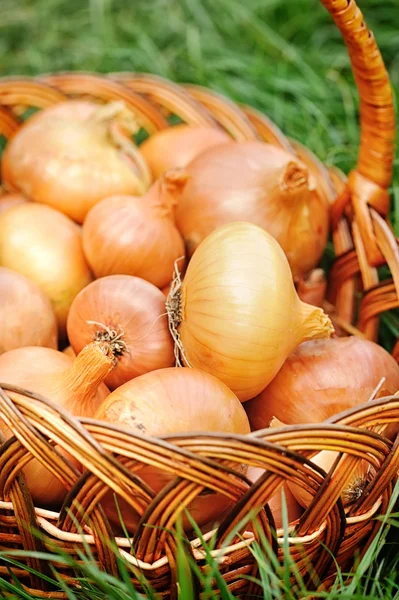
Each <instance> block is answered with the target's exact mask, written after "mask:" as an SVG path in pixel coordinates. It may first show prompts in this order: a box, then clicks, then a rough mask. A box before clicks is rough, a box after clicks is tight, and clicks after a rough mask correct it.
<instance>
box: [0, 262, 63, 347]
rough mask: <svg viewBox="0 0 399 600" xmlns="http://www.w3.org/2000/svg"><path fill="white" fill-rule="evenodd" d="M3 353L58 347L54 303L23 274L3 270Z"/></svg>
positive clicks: (0, 291)
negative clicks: (21, 349) (35, 347)
mask: <svg viewBox="0 0 399 600" xmlns="http://www.w3.org/2000/svg"><path fill="white" fill-rule="evenodd" d="M0 297H1V310H0V354H3V352H8V351H9V350H14V349H15V348H20V347H21V346H47V347H48V348H54V349H56V348H57V321H56V318H55V315H54V311H53V309H52V306H51V302H50V300H49V299H48V298H47V296H46V295H45V294H44V293H43V292H42V291H41V289H40V288H39V287H38V286H37V285H36V284H35V283H33V281H30V280H29V279H27V278H26V277H24V276H23V275H20V274H19V273H16V272H15V271H11V270H10V269H6V268H5V267H0Z"/></svg>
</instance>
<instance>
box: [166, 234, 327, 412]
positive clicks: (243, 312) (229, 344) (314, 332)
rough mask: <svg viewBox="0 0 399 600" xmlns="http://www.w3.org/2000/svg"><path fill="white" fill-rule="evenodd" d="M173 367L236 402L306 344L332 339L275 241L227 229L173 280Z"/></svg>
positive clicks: (214, 236) (255, 389)
mask: <svg viewBox="0 0 399 600" xmlns="http://www.w3.org/2000/svg"><path fill="white" fill-rule="evenodd" d="M166 308H167V312H168V318H169V328H170V331H171V333H172V336H173V338H174V340H175V352H176V358H177V362H178V364H179V363H181V364H185V365H187V366H191V367H195V368H199V369H202V370H204V371H207V372H208V373H210V374H211V375H214V376H215V377H218V378H219V379H220V380H221V381H223V382H224V383H225V384H226V385H227V386H228V387H230V389H232V390H233V391H234V393H235V394H236V395H237V397H238V398H239V399H240V400H241V401H245V400H249V399H250V398H253V397H254V396H256V395H257V394H258V393H259V392H261V391H262V390H263V389H264V388H265V387H266V386H267V385H268V383H270V381H271V380H272V379H273V377H275V375H276V374H277V372H278V370H279V369H280V368H281V366H282V365H283V363H284V361H285V359H286V358H287V356H289V354H290V353H291V352H292V351H293V350H294V348H295V347H296V346H297V345H298V344H300V343H301V342H302V341H304V340H308V339H316V338H323V337H329V336H330V335H331V334H332V332H333V327H332V325H331V322H330V320H329V318H328V317H327V316H326V315H325V314H324V312H323V311H322V310H321V309H320V308H318V307H314V306H310V305H308V304H305V303H303V302H301V301H300V300H299V298H298V296H297V294H296V291H295V288H294V285H293V280H292V274H291V270H290V267H289V264H288V261H287V259H286V257H285V255H284V252H283V251H282V249H281V247H280V246H279V244H278V243H277V242H276V240H275V239H274V238H273V237H272V236H271V235H270V234H268V233H267V232H266V231H264V230H262V229H261V228H260V227H257V226H256V225H252V224H251V223H231V224H229V225H225V226H223V227H220V228H219V229H217V230H216V231H214V232H213V233H212V234H211V235H209V236H208V237H207V238H206V239H205V240H204V241H203V242H202V244H201V245H200V246H199V247H198V249H197V250H196V252H195V253H194V255H193V257H192V259H191V261H190V263H189V265H188V268H187V271H186V274H185V276H184V281H183V283H181V281H180V276H179V273H177V274H176V277H175V280H174V282H173V285H172V288H171V290H170V293H169V296H168V298H167V302H166Z"/></svg>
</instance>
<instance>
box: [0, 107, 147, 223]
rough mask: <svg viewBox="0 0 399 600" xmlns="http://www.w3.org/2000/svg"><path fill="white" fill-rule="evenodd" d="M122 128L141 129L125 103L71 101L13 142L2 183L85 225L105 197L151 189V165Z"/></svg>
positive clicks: (31, 123) (40, 116)
mask: <svg viewBox="0 0 399 600" xmlns="http://www.w3.org/2000/svg"><path fill="white" fill-rule="evenodd" d="M119 124H120V125H121V126H122V127H123V128H127V127H132V126H133V127H135V128H136V127H137V126H136V124H135V123H133V125H132V116H131V115H130V114H129V113H127V111H126V109H125V108H124V105H123V103H120V102H116V103H111V104H108V105H105V106H101V105H98V104H96V103H94V102H89V101H86V100H67V101H66V102H61V103H60V104H56V105H55V106H51V107H49V108H46V109H45V110H42V111H40V112H38V113H36V114H35V115H34V116H33V117H31V118H30V119H28V121H27V122H26V123H25V124H24V126H23V127H21V128H20V129H19V130H18V132H17V133H16V134H15V136H14V137H13V138H12V140H11V141H10V142H9V143H8V144H7V146H6V149H5V152H4V154H3V156H2V179H3V181H4V182H6V183H7V184H8V185H9V187H12V188H14V189H17V190H21V191H22V192H23V193H25V194H27V196H29V197H30V198H31V199H32V200H35V201H36V202H42V203H44V204H49V205H50V206H53V207H54V208H56V209H58V210H60V211H61V212H63V213H65V214H66V215H68V216H69V217H71V218H72V219H74V220H75V221H77V222H79V223H82V222H83V220H84V218H85V216H86V214H87V212H88V211H89V209H90V208H91V207H92V206H94V204H96V203H97V202H99V201H100V200H102V199H103V198H107V197H109V196H111V195H114V194H134V195H137V194H143V193H144V192H145V191H146V189H147V187H148V185H149V182H150V172H149V169H148V166H147V165H146V163H145V160H144V159H143V157H142V156H141V154H140V152H139V151H138V149H137V148H136V147H135V146H134V144H133V143H131V142H130V141H129V139H128V138H127V137H126V136H125V135H123V134H122V130H121V127H120V126H119Z"/></svg>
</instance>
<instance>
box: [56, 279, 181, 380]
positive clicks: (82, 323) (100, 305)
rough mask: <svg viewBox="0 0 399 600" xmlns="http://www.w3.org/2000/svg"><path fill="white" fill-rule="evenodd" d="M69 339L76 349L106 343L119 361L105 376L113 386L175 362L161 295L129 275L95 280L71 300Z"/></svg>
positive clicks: (141, 280)
mask: <svg viewBox="0 0 399 600" xmlns="http://www.w3.org/2000/svg"><path fill="white" fill-rule="evenodd" d="M67 330H68V339H69V341H70V344H71V346H72V348H73V350H74V351H75V352H77V353H78V352H80V351H81V349H82V348H83V347H84V346H86V344H88V343H90V342H92V341H95V340H97V341H107V342H108V343H110V344H111V347H112V349H113V351H114V353H115V356H116V360H117V364H116V366H115V368H114V369H113V370H112V372H111V373H110V374H109V375H108V377H107V379H106V383H107V385H108V386H109V387H110V388H111V389H115V388H116V387H118V386H120V385H122V384H123V383H125V382H126V381H129V379H133V378H134V377H137V376H138V375H143V374H144V373H148V372H149V371H153V370H155V369H162V368H165V367H170V366H172V365H173V362H174V349H173V340H172V337H171V335H170V333H169V329H168V320H167V317H166V313H165V296H164V295H163V293H162V292H161V290H159V289H158V288H156V287H155V286H154V285H152V284H151V283H149V282H148V281H144V280H143V279H139V278H138V277H132V276H130V275H110V276H108V277H102V278H101V279H97V280H96V281H93V282H92V283H91V284H90V285H88V286H87V287H85V288H84V289H83V290H82V291H81V292H80V293H79V294H78V295H77V297H76V298H75V300H74V302H73V303H72V306H71V309H70V311H69V315H68V323H67Z"/></svg>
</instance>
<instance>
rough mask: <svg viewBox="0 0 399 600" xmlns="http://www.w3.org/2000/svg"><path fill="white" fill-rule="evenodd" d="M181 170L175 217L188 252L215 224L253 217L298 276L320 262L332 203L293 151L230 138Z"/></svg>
mask: <svg viewBox="0 0 399 600" xmlns="http://www.w3.org/2000/svg"><path fill="white" fill-rule="evenodd" d="M182 176H184V177H185V178H186V180H187V184H186V186H185V187H184V189H183V191H182V192H181V194H180V197H179V203H178V206H177V211H176V222H177V226H178V228H179V230H180V232H181V234H182V235H183V238H184V241H185V243H186V246H187V250H188V253H189V255H192V253H193V252H194V250H195V249H196V248H197V247H198V245H199V244H200V242H201V241H202V240H203V239H204V238H205V237H206V236H207V235H209V233H211V232H212V231H213V230H214V229H216V228H217V227H219V226H221V225H224V224H226V223H229V222H233V221H249V222H251V223H254V224H256V225H259V226H260V227H262V228H263V229H265V230H266V231H268V232H269V233H271V234H272V235H273V236H274V237H275V238H276V239H277V241H278V242H279V244H280V245H281V247H282V248H283V250H284V252H285V253H286V255H287V258H288V261H289V263H290V266H291V269H292V271H293V274H294V276H295V277H297V276H301V275H303V274H305V273H307V272H308V271H309V270H311V269H312V268H313V267H315V266H316V265H317V263H318V261H319V259H320V257H321V255H322V253H323V250H324V247H325V245H326V242H327V235H328V225H329V203H328V200H327V198H326V197H325V196H324V193H323V192H322V190H321V189H319V188H318V187H317V186H316V179H315V178H314V177H313V176H312V175H310V173H309V171H308V169H307V167H306V166H305V164H304V163H302V162H301V161H300V160H299V159H298V158H296V157H295V156H294V155H291V154H290V153H288V152H286V151H285V150H282V149H281V148H278V147H275V146H272V145H270V144H265V143H263V142H242V143H235V142H231V143H228V144H222V145H219V146H216V147H214V148H211V149H210V150H207V151H205V152H203V153H202V154H200V155H199V156H198V157H197V158H196V159H194V160H193V161H192V162H191V163H190V164H189V165H188V166H187V167H186V168H185V169H183V172H182Z"/></svg>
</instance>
